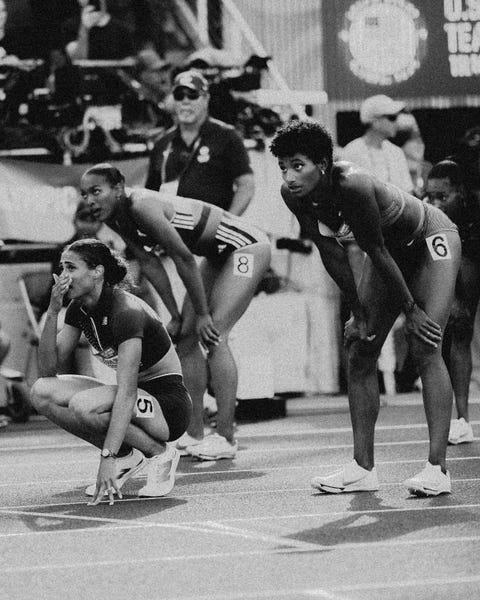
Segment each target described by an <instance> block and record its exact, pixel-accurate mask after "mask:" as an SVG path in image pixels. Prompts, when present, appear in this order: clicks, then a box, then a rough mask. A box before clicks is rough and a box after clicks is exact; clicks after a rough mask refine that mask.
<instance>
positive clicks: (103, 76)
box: [0, 0, 278, 162]
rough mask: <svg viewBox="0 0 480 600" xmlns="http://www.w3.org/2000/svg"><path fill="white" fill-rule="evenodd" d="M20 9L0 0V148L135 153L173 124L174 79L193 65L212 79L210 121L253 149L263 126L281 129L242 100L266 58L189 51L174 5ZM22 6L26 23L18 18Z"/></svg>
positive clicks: (56, 2) (58, 154)
mask: <svg viewBox="0 0 480 600" xmlns="http://www.w3.org/2000/svg"><path fill="white" fill-rule="evenodd" d="M19 4H20V3H17V4H15V5H14V4H12V3H10V2H9V1H8V0H0V126H2V130H3V133H4V135H3V142H2V149H7V150H8V149H9V148H19V147H35V146H38V147H42V148H46V149H47V150H48V151H49V153H50V155H51V156H52V157H53V160H54V161H56V162H57V161H58V160H60V159H63V158H64V159H65V160H66V161H67V162H68V161H71V160H79V161H81V160H85V161H90V162H95V161H98V160H104V159H108V158H111V157H112V156H116V157H119V156H121V155H122V154H125V153H127V154H128V153H129V152H141V151H142V149H143V150H144V149H145V148H146V147H148V146H149V144H150V142H151V141H152V140H154V139H155V138H156V137H157V135H158V134H159V133H162V132H163V131H165V130H166V129H167V128H168V127H170V126H171V125H172V124H173V117H172V105H171V97H170V92H171V86H172V82H173V80H174V78H175V76H176V75H177V74H178V72H179V71H181V70H185V69H188V68H191V67H194V68H198V69H201V70H202V72H203V73H204V75H205V76H206V77H207V79H208V80H209V83H210V113H211V114H212V116H214V117H215V118H219V119H220V120H222V121H224V122H227V123H230V124H233V125H234V126H235V127H236V128H237V129H238V130H239V131H240V132H241V133H242V135H243V136H244V137H247V138H250V139H252V140H254V142H253V143H257V141H258V140H259V138H260V137H261V136H260V135H259V132H260V130H262V128H263V127H265V126H266V127H271V122H272V121H273V125H274V126H275V125H278V117H277V115H276V114H275V113H273V111H270V110H268V109H264V108H261V107H259V106H257V105H256V104H255V103H253V102H251V101H250V100H249V98H248V92H249V91H250V90H252V89H258V88H259V87H260V80H261V75H262V71H264V70H266V69H267V62H268V59H266V58H260V57H258V56H255V55H254V56H252V57H251V58H250V59H249V60H248V61H247V62H246V63H245V64H243V65H238V64H235V59H234V58H233V57H231V56H229V55H228V53H226V52H224V51H222V50H217V49H215V48H207V49H204V50H202V51H194V46H193V43H192V41H191V39H190V37H189V36H188V35H187V34H186V33H185V31H184V24H182V20H181V18H180V17H179V15H178V13H177V10H178V9H176V8H175V5H173V4H172V3H169V2H165V1H162V0H135V1H134V0H121V1H120V0H115V1H112V0H65V1H60V0H45V1H43V2H38V1H36V0H24V1H23V4H24V5H25V6H23V7H19ZM14 7H15V8H14ZM20 8H22V9H23V15H24V16H25V15H30V16H31V19H30V21H29V20H28V19H26V20H25V19H24V20H23V21H22V22H21V23H19V18H15V16H16V15H17V13H18V12H19V10H20ZM245 92H247V94H245ZM258 143H260V144H261V141H258Z"/></svg>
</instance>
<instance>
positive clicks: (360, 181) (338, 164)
mask: <svg viewBox="0 0 480 600" xmlns="http://www.w3.org/2000/svg"><path fill="white" fill-rule="evenodd" d="M373 180H374V178H373V176H372V175H371V173H369V172H368V171H367V170H365V169H363V168H362V167H359V166H358V165H356V164H355V163H353V162H350V161H347V160H339V161H335V162H334V163H333V167H332V181H333V182H334V184H335V185H336V186H338V187H339V188H340V189H344V190H351V189H352V188H355V187H358V186H362V187H363V186H365V185H367V186H370V185H372V183H373Z"/></svg>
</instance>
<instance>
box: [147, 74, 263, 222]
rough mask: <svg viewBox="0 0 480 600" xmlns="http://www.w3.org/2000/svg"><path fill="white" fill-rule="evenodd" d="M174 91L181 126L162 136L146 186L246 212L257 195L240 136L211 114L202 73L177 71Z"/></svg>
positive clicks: (178, 123)
mask: <svg viewBox="0 0 480 600" xmlns="http://www.w3.org/2000/svg"><path fill="white" fill-rule="evenodd" d="M172 93H173V103H174V112H175V117H176V122H177V125H176V126H174V127H172V128H171V129H169V130H168V131H167V132H166V133H165V134H164V135H163V136H162V137H160V138H159V139H158V140H157V142H156V144H155V146H154V148H153V151H152V154H151V157H150V166H149V171H148V177H147V182H146V184H145V186H146V187H147V188H149V189H151V190H159V189H161V190H162V191H166V192H170V193H173V194H177V195H179V196H184V197H187V198H196V199H198V200H203V201H204V202H209V203H210V204H215V205H216V206H220V207H221V208H224V209H225V210H229V211H230V212H232V213H233V214H236V215H241V214H242V213H243V212H244V211H245V209H246V208H247V206H248V204H249V202H250V200H251V199H252V197H253V193H254V178H253V172H252V169H251V167H250V161H249V158H248V153H247V151H246V149H245V146H244V144H243V141H242V139H241V137H240V136H239V134H238V133H237V132H236V131H235V129H234V128H233V127H232V126H231V125H227V124H226V123H223V122H222V121H218V120H216V119H212V118H211V117H209V114H208V101H209V98H210V96H209V93H208V83H207V81H206V79H205V78H204V77H203V75H202V74H201V73H199V72H198V71H185V72H183V73H180V74H179V75H177V77H176V78H175V80H174V83H173V88H172Z"/></svg>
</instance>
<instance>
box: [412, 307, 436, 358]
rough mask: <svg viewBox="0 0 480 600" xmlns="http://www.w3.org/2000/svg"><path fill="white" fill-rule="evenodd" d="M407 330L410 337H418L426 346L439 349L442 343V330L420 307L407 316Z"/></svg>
mask: <svg viewBox="0 0 480 600" xmlns="http://www.w3.org/2000/svg"><path fill="white" fill-rule="evenodd" d="M405 329H406V330H407V333H408V334H410V335H412V334H413V335H416V336H417V337H418V338H420V339H421V340H422V342H424V343H425V344H428V345H429V346H433V348H437V347H438V345H439V344H440V343H441V341H442V328H441V327H440V325H439V324H438V323H435V321H433V320H432V319H431V318H430V317H429V316H428V315H427V314H426V313H425V312H424V311H423V310H422V309H421V308H420V307H419V306H417V305H415V307H414V308H413V310H411V311H410V312H409V313H408V314H407V318H406V320H405Z"/></svg>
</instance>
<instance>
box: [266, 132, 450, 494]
mask: <svg viewBox="0 0 480 600" xmlns="http://www.w3.org/2000/svg"><path fill="white" fill-rule="evenodd" d="M270 149H271V152H272V153H273V155H274V156H276V157H277V158H278V164H279V167H280V170H281V173H282V177H283V181H284V184H283V185H282V188H281V193H282V197H283V199H284V201H285V203H286V205H287V206H288V208H289V209H290V210H291V211H292V213H293V214H294V215H295V216H296V218H297V219H298V221H299V223H300V226H301V228H302V232H303V234H304V235H305V236H307V237H309V238H311V239H312V240H313V242H314V243H315V245H316V246H317V247H318V250H319V252H320V255H321V258H322V261H323V263H324V265H325V268H326V269H327V271H328V273H329V274H330V275H331V277H332V278H333V279H334V281H335V282H336V283H337V285H338V286H339V287H340V289H341V290H342V292H343V293H344V294H345V297H346V299H347V301H349V303H350V307H351V311H352V317H351V319H350V320H349V321H348V322H347V323H346V325H345V343H346V344H347V347H348V395H349V406H350V415H351V420H352V427H353V440H354V448H353V459H354V460H353V461H352V462H351V463H349V464H348V465H346V466H345V468H344V469H343V470H342V471H340V472H338V473H334V474H333V475H330V476H327V477H316V478H314V479H313V481H312V485H313V487H314V488H315V489H319V490H321V491H323V492H330V493H340V492H355V491H373V490H377V489H378V479H377V474H376V470H375V467H374V429H375V423H376V420H377V416H378V411H379V390H378V379H377V372H376V363H377V358H378V356H379V353H380V349H381V347H382V344H383V342H384V341H385V338H386V336H387V334H388V332H389V330H390V329H391V327H392V325H393V323H394V322H395V319H396V318H397V316H398V314H399V313H400V312H403V313H404V314H405V318H406V329H407V332H408V338H409V344H410V349H411V352H412V354H413V356H414V358H415V360H416V363H417V365H418V369H419V372H420V376H421V378H422V383H423V401H424V407H425V413H426V417H427V423H428V429H429V436H430V447H429V456H428V462H427V464H426V467H425V468H424V469H423V470H422V471H421V472H420V473H418V474H417V475H415V476H414V477H412V478H410V479H408V480H407V481H405V486H406V487H407V489H408V490H409V491H410V492H411V493H413V494H416V495H428V496H430V495H438V494H441V493H448V492H450V491H451V485H450V476H449V474H448V472H447V470H446V464H445V461H446V448H447V440H448V431H449V424H450V415H451V410H452V387H451V383H450V378H449V375H448V371H447V369H446V366H445V363H444V361H443V358H442V343H441V342H442V335H443V330H444V328H445V325H446V323H447V320H448V316H449V312H450V307H451V305H452V302H453V298H454V291H455V280H456V276H457V271H458V268H459V264H460V256H461V244H460V238H459V235H458V231H457V227H456V226H455V225H454V224H453V223H452V222H451V221H450V219H449V218H448V217H447V216H446V215H445V214H444V213H443V212H442V211H440V210H438V209H436V208H434V207H433V206H431V205H428V204H425V203H423V202H421V201H420V200H418V199H417V198H415V197H414V196H411V195H410V194H408V193H406V192H404V191H402V190H400V189H399V188H397V187H395V186H394V185H392V184H385V183H382V182H380V181H379V180H378V179H376V178H375V177H374V176H373V175H371V174H370V173H368V172H367V171H365V170H363V169H361V168H359V167H357V166H356V165H354V164H352V163H348V162H343V161H341V162H333V157H332V155H333V151H332V139H331V137H330V135H329V133H328V132H327V131H326V130H325V129H324V128H323V127H322V126H321V125H320V124H318V123H315V122H313V121H311V122H310V121H305V122H302V121H292V122H291V123H290V124H288V125H286V126H285V127H283V128H282V129H280V130H279V131H278V132H277V134H276V136H275V137H274V139H273V141H272V144H271V146H270ZM349 236H353V237H354V238H355V240H356V242H357V243H358V244H359V246H360V248H361V249H362V250H364V252H366V255H367V256H366V259H365V263H364V266H363V271H362V277H361V281H360V283H359V286H358V290H357V289H356V286H355V282H354V278H353V274H352V270H351V268H350V265H349V263H348V260H347V255H346V252H345V250H344V248H343V247H342V245H341V242H342V239H348V237H349Z"/></svg>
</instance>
